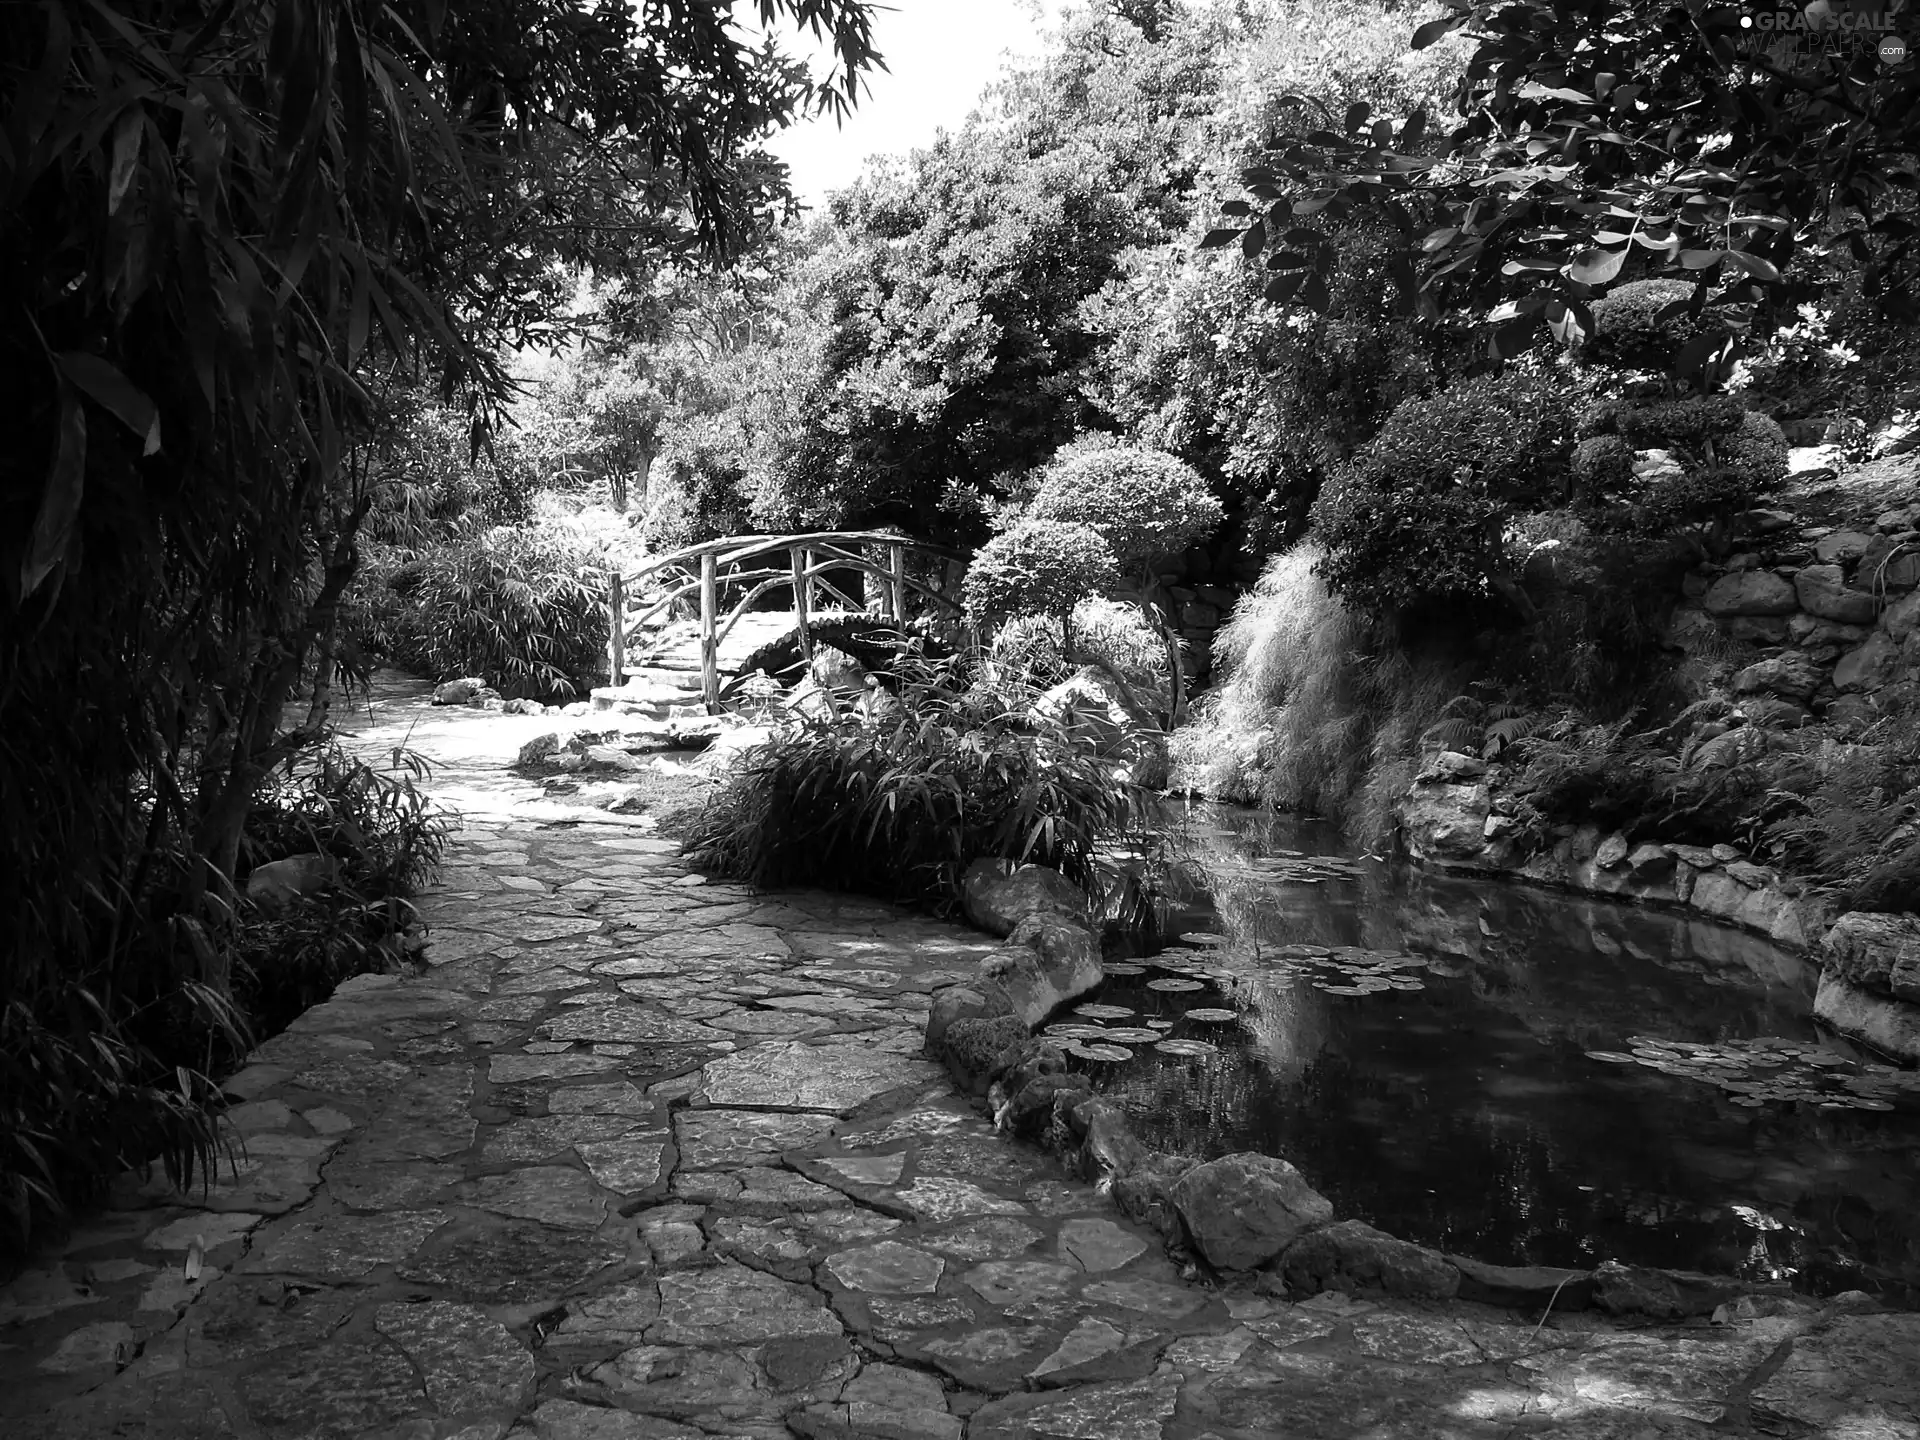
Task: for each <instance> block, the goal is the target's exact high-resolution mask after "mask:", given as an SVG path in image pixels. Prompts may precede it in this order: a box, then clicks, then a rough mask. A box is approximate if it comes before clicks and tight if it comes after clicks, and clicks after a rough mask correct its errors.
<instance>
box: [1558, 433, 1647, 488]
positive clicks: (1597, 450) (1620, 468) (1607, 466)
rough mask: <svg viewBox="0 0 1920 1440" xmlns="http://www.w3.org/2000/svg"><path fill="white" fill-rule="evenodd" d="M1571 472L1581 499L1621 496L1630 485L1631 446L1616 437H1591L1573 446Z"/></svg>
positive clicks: (1631, 468) (1631, 471) (1631, 474)
mask: <svg viewBox="0 0 1920 1440" xmlns="http://www.w3.org/2000/svg"><path fill="white" fill-rule="evenodd" d="M1571 469H1572V471H1573V480H1574V484H1575V486H1576V487H1578V490H1577V493H1578V494H1579V496H1580V498H1581V499H1583V500H1595V499H1600V498H1603V497H1608V496H1614V495H1619V494H1622V493H1624V492H1625V491H1627V490H1628V489H1630V488H1631V487H1632V485H1633V447H1632V446H1631V445H1629V444H1628V443H1627V442H1626V441H1625V440H1623V439H1621V438H1620V437H1619V436H1618V435H1590V436H1588V437H1587V438H1586V439H1584V440H1582V441H1581V442H1580V443H1579V444H1577V445H1575V446H1574V447H1573V460H1572V465H1571Z"/></svg>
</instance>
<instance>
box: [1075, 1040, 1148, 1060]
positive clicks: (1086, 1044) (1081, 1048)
mask: <svg viewBox="0 0 1920 1440" xmlns="http://www.w3.org/2000/svg"><path fill="white" fill-rule="evenodd" d="M1062 1048H1063V1049H1065V1051H1066V1052H1067V1054H1069V1055H1077V1056H1079V1058H1080V1059H1082V1060H1109V1061H1111V1060H1131V1059H1132V1058H1133V1051H1131V1050H1129V1049H1127V1047H1126V1046H1124V1045H1096V1044H1094V1043H1092V1042H1091V1041H1087V1040H1077V1041H1075V1042H1074V1043H1073V1044H1071V1045H1067V1046H1063V1047H1062Z"/></svg>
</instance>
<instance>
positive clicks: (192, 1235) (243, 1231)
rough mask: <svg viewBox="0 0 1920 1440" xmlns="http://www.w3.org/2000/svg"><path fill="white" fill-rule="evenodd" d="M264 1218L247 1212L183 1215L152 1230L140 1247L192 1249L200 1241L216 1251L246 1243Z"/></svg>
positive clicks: (150, 1248) (210, 1249)
mask: <svg viewBox="0 0 1920 1440" xmlns="http://www.w3.org/2000/svg"><path fill="white" fill-rule="evenodd" d="M263 1218H264V1217H263V1216H259V1215H249V1214H247V1213H246V1212H244V1211H236V1212H232V1213H228V1214H206V1213H202V1214H198V1215H183V1216H181V1217H180V1218H179V1219H178V1220H175V1221H172V1222H171V1223H169V1224H166V1225H162V1226H160V1227H159V1229H157V1230H149V1231H148V1232H147V1234H146V1237H145V1238H144V1239H143V1240H141V1242H140V1245H141V1248H143V1249H146V1250H190V1249H192V1248H193V1246H194V1244H195V1243H196V1242H197V1243H199V1244H200V1245H201V1246H202V1247H204V1248H205V1249H206V1250H208V1251H213V1250H217V1249H219V1248H220V1247H221V1246H222V1245H227V1244H231V1243H233V1242H234V1241H238V1240H244V1239H245V1238H246V1237H247V1236H248V1235H250V1234H252V1233H253V1231H254V1228H255V1227H256V1226H258V1225H259V1224H260V1222H261V1220H262V1219H263Z"/></svg>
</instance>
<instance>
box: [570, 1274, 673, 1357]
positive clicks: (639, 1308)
mask: <svg viewBox="0 0 1920 1440" xmlns="http://www.w3.org/2000/svg"><path fill="white" fill-rule="evenodd" d="M659 1316H660V1292H659V1291H658V1290H657V1289H656V1288H655V1287H654V1284H653V1282H652V1281H651V1280H647V1281H636V1282H634V1283H632V1284H627V1285H619V1286H616V1287H615V1288H614V1289H612V1290H609V1291H607V1292H606V1293H605V1294H604V1295H594V1296H590V1297H588V1298H587V1299H584V1300H576V1301H574V1302H573V1303H572V1304H570V1305H568V1306H567V1317H566V1319H564V1320H562V1321H561V1322H560V1324H559V1326H558V1327H557V1328H556V1329H555V1330H554V1331H553V1333H552V1334H550V1335H548V1336H547V1344H548V1345H549V1346H552V1345H561V1344H594V1345H618V1346H621V1347H622V1348H628V1347H631V1346H634V1345H638V1344H640V1343H641V1342H642V1341H644V1340H645V1339H646V1331H647V1327H648V1326H650V1325H652V1324H653V1322H654V1321H655V1320H657V1319H658V1318H659Z"/></svg>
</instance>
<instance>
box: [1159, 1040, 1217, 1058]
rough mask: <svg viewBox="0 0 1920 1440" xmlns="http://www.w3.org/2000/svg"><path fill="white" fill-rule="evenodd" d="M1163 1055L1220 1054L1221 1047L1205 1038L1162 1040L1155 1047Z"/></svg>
mask: <svg viewBox="0 0 1920 1440" xmlns="http://www.w3.org/2000/svg"><path fill="white" fill-rule="evenodd" d="M1153 1048H1154V1049H1156V1050H1158V1051H1159V1052H1160V1053H1161V1054H1162V1055H1218V1054H1219V1053H1220V1047H1219V1046H1218V1045H1209V1044H1208V1043H1207V1042H1206V1041H1204V1040H1162V1041H1161V1042H1160V1043H1159V1044H1158V1045H1156V1046H1154V1047H1153Z"/></svg>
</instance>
